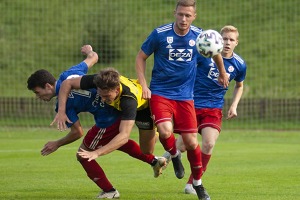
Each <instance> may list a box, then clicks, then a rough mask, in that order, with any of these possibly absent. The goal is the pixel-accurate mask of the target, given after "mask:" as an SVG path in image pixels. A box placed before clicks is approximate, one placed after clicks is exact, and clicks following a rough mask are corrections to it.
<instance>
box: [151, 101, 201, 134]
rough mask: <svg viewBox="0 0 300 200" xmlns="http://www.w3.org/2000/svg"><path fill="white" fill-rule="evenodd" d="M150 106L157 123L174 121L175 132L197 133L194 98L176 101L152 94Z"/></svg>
mask: <svg viewBox="0 0 300 200" xmlns="http://www.w3.org/2000/svg"><path fill="white" fill-rule="evenodd" d="M150 108H151V112H152V118H153V120H154V123H155V124H156V125H157V124H159V123H161V122H165V121H171V122H172V121H173V126H174V133H180V134H181V133H197V121H196V113H195V108H194V101H193V100H189V101H176V100H170V99H166V98H164V97H161V96H158V95H152V96H151V99H150Z"/></svg>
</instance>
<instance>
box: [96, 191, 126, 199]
mask: <svg viewBox="0 0 300 200" xmlns="http://www.w3.org/2000/svg"><path fill="white" fill-rule="evenodd" d="M96 198H97V199H118V198H120V193H119V192H118V190H115V191H111V192H104V191H102V192H100V193H99V195H98V196H97V197H96Z"/></svg>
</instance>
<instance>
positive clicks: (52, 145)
mask: <svg viewBox="0 0 300 200" xmlns="http://www.w3.org/2000/svg"><path fill="white" fill-rule="evenodd" d="M58 148H59V146H58V143H57V142H56V141H49V142H47V143H46V144H45V145H44V147H43V149H42V150H41V155H42V156H47V155H49V154H50V153H53V152H54V151H56V150H57V149H58Z"/></svg>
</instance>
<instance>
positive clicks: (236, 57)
mask: <svg viewBox="0 0 300 200" xmlns="http://www.w3.org/2000/svg"><path fill="white" fill-rule="evenodd" d="M232 58H233V59H235V60H236V61H237V62H238V63H240V64H241V65H246V63H245V60H244V59H243V58H242V57H241V56H240V55H238V54H236V53H234V52H233V56H232Z"/></svg>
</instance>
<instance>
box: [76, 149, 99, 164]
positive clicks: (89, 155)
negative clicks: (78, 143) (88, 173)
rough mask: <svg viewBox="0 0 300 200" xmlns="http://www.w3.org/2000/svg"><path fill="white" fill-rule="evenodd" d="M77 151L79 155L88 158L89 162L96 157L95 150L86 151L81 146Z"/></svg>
mask: <svg viewBox="0 0 300 200" xmlns="http://www.w3.org/2000/svg"><path fill="white" fill-rule="evenodd" d="M77 153H78V155H79V156H80V157H82V158H86V159H88V161H89V162H90V161H91V160H95V159H96V158H98V153H97V152H96V151H87V150H84V149H83V148H80V151H78V152H77Z"/></svg>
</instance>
